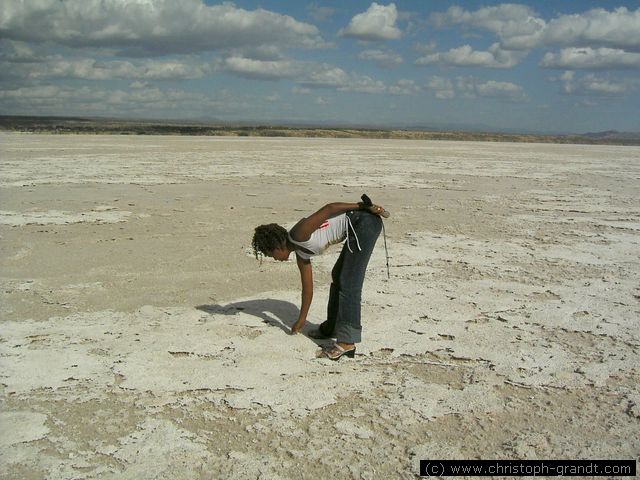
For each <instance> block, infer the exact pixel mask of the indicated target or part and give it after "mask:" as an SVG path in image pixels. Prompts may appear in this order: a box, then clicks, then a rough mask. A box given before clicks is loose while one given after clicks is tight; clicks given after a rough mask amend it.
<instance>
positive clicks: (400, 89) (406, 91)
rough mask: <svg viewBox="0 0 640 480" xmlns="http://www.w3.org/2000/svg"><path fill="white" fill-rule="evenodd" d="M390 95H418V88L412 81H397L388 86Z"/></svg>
mask: <svg viewBox="0 0 640 480" xmlns="http://www.w3.org/2000/svg"><path fill="white" fill-rule="evenodd" d="M389 93H390V94H391V95H417V94H418V93H420V87H418V85H416V82H415V81H413V80H408V79H402V80H398V81H397V82H396V83H395V84H394V85H390V86H389Z"/></svg>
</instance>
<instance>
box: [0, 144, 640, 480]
mask: <svg viewBox="0 0 640 480" xmlns="http://www.w3.org/2000/svg"><path fill="white" fill-rule="evenodd" d="M0 155H1V160H0V163H1V172H0V194H1V198H0V202H1V207H0V234H1V239H0V240H1V260H0V261H1V263H0V265H1V278H0V281H1V285H2V288H1V290H0V294H1V305H0V309H1V310H0V312H1V318H0V362H1V369H0V384H1V386H0V398H1V400H2V410H1V412H0V463H1V465H0V477H1V478H16V479H17V478H20V479H29V478H50V479H75V478H78V479H80V478H82V479H93V478H103V479H104V478H114V479H115V478H118V479H120V478H125V479H127V478H130V479H183V478H184V479H190V478H198V479H199V478H202V479H209V478H225V479H227V478H231V479H232V478H260V479H296V478H354V479H359V478H363V479H373V478H407V479H408V478H415V477H416V475H417V474H418V463H419V460H420V459H427V458H430V459H434V458H440V459H442V458H444V459H474V458H483V459H494V458H511V459H536V458H537V459H571V458H580V459H599V458H607V459H625V458H626V459H630V458H637V457H638V454H639V452H640V387H639V380H640V372H639V367H640V329H639V328H638V327H639V319H640V203H639V200H638V198H639V197H640V148H638V147H611V146H606V147H604V146H575V145H542V144H508V143H465V142H435V141H434V142H432V141H405V140H351V139H350V140H341V139H283V138H280V139H276V138H274V139H263V138H204V137H197V138H194V137H127V136H47V135H29V134H1V135H0ZM363 192H367V193H368V194H369V195H370V196H371V197H372V198H373V199H374V201H376V202H377V203H380V204H382V205H384V206H385V207H386V208H387V209H388V210H389V211H390V212H391V213H392V216H391V218H389V219H388V220H387V221H386V230H387V236H388V238H387V242H388V247H389V255H390V264H391V266H390V270H391V278H390V279H387V273H386V267H385V255H384V248H383V242H382V238H381V239H380V241H379V243H378V246H377V249H376V251H375V253H374V255H373V257H372V260H371V264H370V267H369V272H368V276H367V280H366V283H365V291H364V298H363V322H364V338H363V342H362V344H360V345H359V347H358V355H357V356H356V358H355V359H354V360H350V359H343V360H341V361H340V362H331V361H329V360H326V359H324V360H323V359H316V358H315V352H316V351H317V349H318V345H317V344H316V343H315V342H314V341H312V340H311V339H309V338H308V337H306V336H304V335H297V336H290V335H289V334H288V332H289V325H291V324H292V323H293V322H294V321H295V319H296V314H297V308H298V301H299V280H298V273H297V269H296V266H295V262H294V261H289V262H288V263H286V264H280V263H276V262H273V261H265V262H264V263H262V265H261V264H259V263H258V262H257V261H256V260H255V258H253V257H252V255H251V251H250V242H251V236H252V233H253V228H254V227H255V226H256V225H258V224H261V223H270V222H280V223H283V224H285V225H291V224H293V223H294V222H295V221H297V220H298V219H299V218H300V217H302V216H304V215H306V214H308V213H311V212H312V211H314V210H315V209H316V208H318V207H320V206H322V205H323V204H324V203H327V202H330V201H357V200H358V198H359V197H360V195H361V194H362V193H363ZM338 253H339V247H334V248H333V250H329V251H328V252H327V254H325V255H324V256H323V257H320V258H318V259H317V260H314V274H315V284H316V294H315V299H314V303H313V306H312V309H311V320H310V324H309V325H308V326H311V323H313V324H316V323H319V322H321V321H322V320H323V317H324V311H325V303H326V299H327V292H328V282H329V271H330V269H331V267H332V265H333V262H334V261H335V259H336V258H337V255H338Z"/></svg>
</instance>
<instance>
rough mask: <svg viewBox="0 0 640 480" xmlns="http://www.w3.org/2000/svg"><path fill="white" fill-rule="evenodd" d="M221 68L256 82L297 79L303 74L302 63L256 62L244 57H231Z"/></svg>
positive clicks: (222, 63)
mask: <svg viewBox="0 0 640 480" xmlns="http://www.w3.org/2000/svg"><path fill="white" fill-rule="evenodd" d="M220 65H221V68H222V69H224V70H226V71H227V72H231V73H233V74H235V75H238V76H241V77H245V78H252V79H256V80H279V79H284V78H295V77H297V76H299V75H300V74H301V73H302V66H301V64H300V63H298V62H295V61H292V60H273V61H272V60H268V61H263V60H254V59H251V58H244V57H229V58H226V59H224V60H223V61H222V62H221V63H220Z"/></svg>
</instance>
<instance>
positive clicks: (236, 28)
mask: <svg viewBox="0 0 640 480" xmlns="http://www.w3.org/2000/svg"><path fill="white" fill-rule="evenodd" d="M0 37H2V38H8V39H14V40H23V41H28V42H54V43H58V44H61V45H65V46H67V47H71V48H76V47H108V48H116V49H118V50H119V51H120V52H121V53H123V54H129V55H143V54H144V55H149V54H151V55H154V54H155V55H164V54H169V53H191V52H201V51H212V50H219V49H225V48H233V47H242V46H250V45H285V46H291V45H295V46H302V47H320V46H323V45H324V42H323V40H322V39H321V37H320V35H319V32H318V29H317V28H316V27H315V26H313V25H310V24H307V23H303V22H299V21H296V20H295V19H293V18H292V17H290V16H287V15H281V14H278V13H273V12H270V11H267V10H262V9H259V10H254V11H247V10H243V9H240V8H237V7H235V6H234V5H233V4H231V3H223V4H221V5H212V6H208V5H206V4H204V3H203V1H202V0H182V1H180V2H176V1H174V0H129V1H122V0H65V1H60V0H38V1H32V2H4V6H3V7H0Z"/></svg>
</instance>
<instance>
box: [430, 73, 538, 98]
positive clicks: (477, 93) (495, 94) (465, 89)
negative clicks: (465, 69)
mask: <svg viewBox="0 0 640 480" xmlns="http://www.w3.org/2000/svg"><path fill="white" fill-rule="evenodd" d="M425 88H426V89H427V90H430V91H432V92H433V94H434V96H435V97H436V98H438V99H441V100H449V99H452V98H455V97H456V96H458V95H462V96H464V97H467V98H477V97H483V98H498V99H503V100H509V101H523V100H525V99H526V98H527V95H526V93H525V91H524V89H523V88H522V87H521V86H519V85H516V84H514V83H511V82H497V81H494V80H489V81H486V82H483V81H480V80H478V79H477V78H475V77H457V78H456V80H455V83H454V82H452V81H451V80H449V79H447V78H443V77H437V76H434V77H431V78H430V79H429V81H428V82H427V84H426V85H425Z"/></svg>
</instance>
